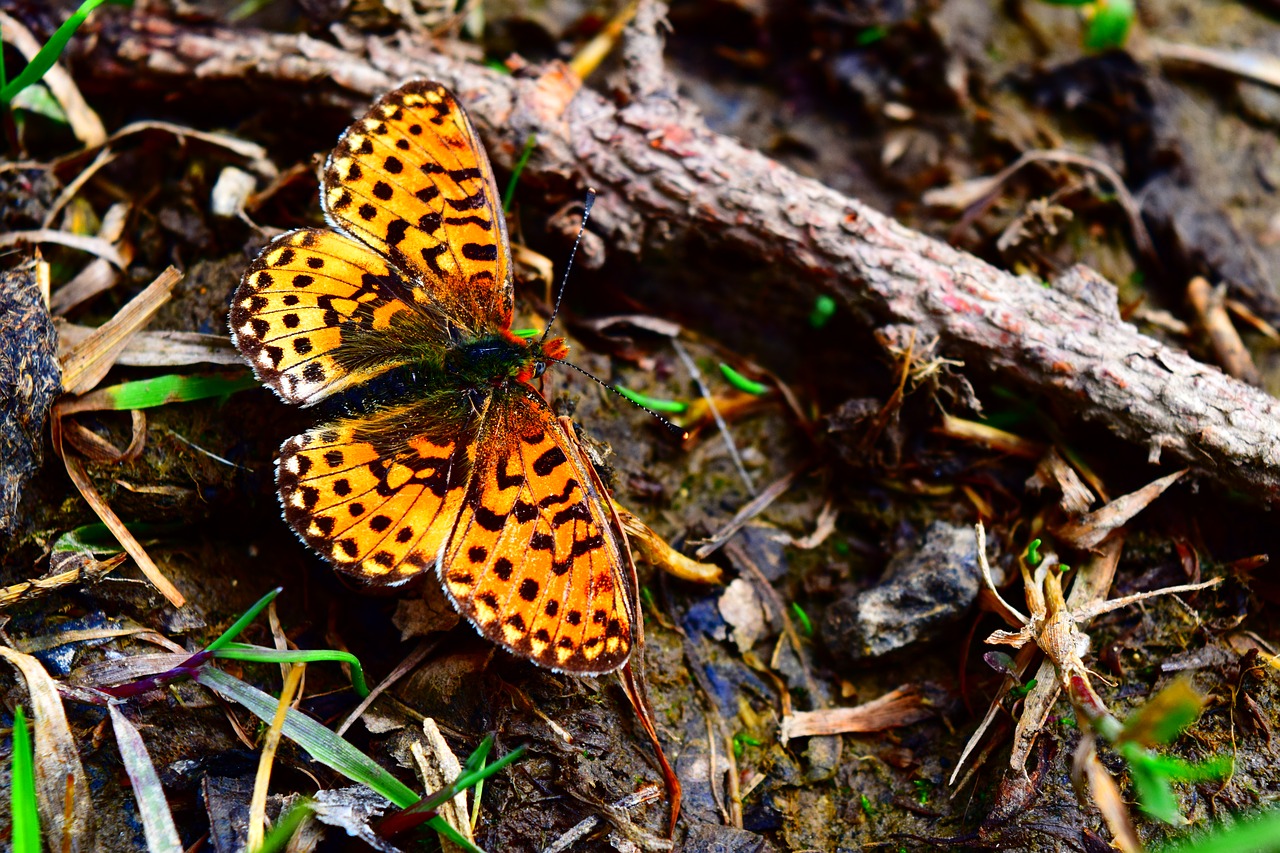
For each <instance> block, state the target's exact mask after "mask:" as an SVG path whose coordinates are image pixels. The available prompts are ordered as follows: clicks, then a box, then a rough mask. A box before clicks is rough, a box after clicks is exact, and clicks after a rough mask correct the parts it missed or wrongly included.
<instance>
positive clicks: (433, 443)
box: [276, 404, 475, 586]
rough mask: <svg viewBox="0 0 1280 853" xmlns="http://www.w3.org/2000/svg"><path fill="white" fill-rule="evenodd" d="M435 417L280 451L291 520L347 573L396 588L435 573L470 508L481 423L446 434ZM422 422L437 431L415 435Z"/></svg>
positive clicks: (389, 420)
mask: <svg viewBox="0 0 1280 853" xmlns="http://www.w3.org/2000/svg"><path fill="white" fill-rule="evenodd" d="M430 415H431V412H430V411H429V410H428V409H426V408H425V407H423V406H422V405H419V404H414V405H408V406H403V407H399V408H393V409H387V410H385V411H383V412H380V413H379V414H378V415H377V416H376V419H374V418H360V419H347V420H342V421H338V422H336V423H332V424H326V425H322V426H319V427H316V428H315V429H312V430H309V431H308V432H305V433H303V434H302V435H298V436H295V437H293V438H291V439H289V440H288V441H287V442H285V444H284V446H283V447H282V448H281V449H280V461H279V463H278V466H277V469H276V480H277V484H278V485H279V489H280V500H281V503H282V504H283V505H284V514H285V519H286V520H287V521H288V522H289V523H290V524H291V525H293V528H294V530H296V531H297V532H298V534H299V535H300V536H301V537H302V538H303V539H304V540H305V541H306V542H307V544H309V545H311V547H312V548H314V549H315V550H316V551H318V552H319V553H320V554H322V555H323V556H325V557H326V558H328V559H329V561H330V562H332V563H333V564H334V566H335V567H337V568H338V569H340V570H341V571H343V572H344V573H345V574H349V575H352V576H354V577H356V578H358V579H360V580H362V581H364V582H366V583H370V584H375V585H381V586H391V585H397V584H401V583H404V582H405V581H408V580H410V579H412V578H413V577H415V576H416V575H418V574H421V573H422V572H423V571H426V570H427V569H429V568H430V567H431V566H433V565H435V562H436V558H437V556H438V555H439V553H440V549H441V548H442V547H443V545H444V544H445V542H446V541H447V539H448V537H449V534H450V532H451V531H452V530H453V526H454V522H455V520H456V519H457V517H458V513H459V511H460V510H461V508H462V502H463V496H464V493H465V487H466V483H467V480H468V475H469V473H470V470H471V454H472V453H473V452H474V448H475V423H474V421H460V422H458V423H457V424H456V426H455V427H454V428H453V429H440V428H439V424H438V423H434V422H432V421H430V420H428V419H429V418H430ZM424 423H429V424H431V425H432V426H433V427H435V428H433V429H430V430H429V431H428V430H423V429H414V428H413V426H412V425H413V424H419V425H421V424H424ZM396 425H400V426H399V428H397V426H396ZM406 425H407V426H406Z"/></svg>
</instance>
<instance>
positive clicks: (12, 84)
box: [0, 0, 125, 104]
mask: <svg viewBox="0 0 1280 853" xmlns="http://www.w3.org/2000/svg"><path fill="white" fill-rule="evenodd" d="M104 2H106V0H84V2H83V3H81V4H80V8H79V9H77V10H76V11H75V14H73V15H72V16H71V17H70V18H67V20H66V23H64V24H63V25H62V26H60V27H58V29H57V31H56V32H55V33H54V34H53V36H52V37H51V38H50V39H49V41H48V42H47V43H46V44H45V46H44V47H42V48H40V51H39V53H37V54H36V55H35V56H33V57H32V58H31V61H30V62H28V63H27V67H26V68H24V69H22V71H21V72H20V73H19V74H18V76H17V77H14V78H13V80H11V81H9V82H8V83H6V84H5V85H4V88H0V101H4V102H5V103H6V104H7V103H9V102H10V101H12V100H13V98H14V96H15V95H17V94H18V93H19V92H21V91H22V90H23V89H25V88H27V87H28V86H30V85H31V84H32V83H35V82H37V81H38V80H40V79H41V78H42V77H44V75H45V74H46V73H47V72H48V71H49V69H50V68H52V67H53V64H54V63H55V62H57V61H58V57H59V56H61V55H62V51H63V50H64V49H65V48H66V46H67V42H69V41H71V37H72V36H73V35H75V34H76V30H78V29H80V25H81V24H83V23H84V22H85V19H86V18H88V17H89V13H90V12H92V11H93V10H94V9H96V8H98V7H99V6H101V5H102V4H103V3H104ZM121 5H125V4H121Z"/></svg>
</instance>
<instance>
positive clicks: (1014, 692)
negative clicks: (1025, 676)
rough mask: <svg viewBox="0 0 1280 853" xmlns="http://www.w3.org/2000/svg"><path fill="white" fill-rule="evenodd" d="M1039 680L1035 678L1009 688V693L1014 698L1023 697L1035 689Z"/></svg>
mask: <svg viewBox="0 0 1280 853" xmlns="http://www.w3.org/2000/svg"><path fill="white" fill-rule="evenodd" d="M1037 683H1038V682H1037V681H1036V680H1035V679H1034V678H1033V679H1031V680H1030V681H1028V682H1027V683H1026V684H1019V685H1015V686H1013V687H1010V688H1009V695H1010V696H1011V697H1013V698H1014V699H1023V698H1025V697H1026V695H1027V694H1028V693H1030V692H1031V691H1032V690H1035V688H1036V684H1037Z"/></svg>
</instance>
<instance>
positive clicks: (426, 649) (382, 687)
mask: <svg viewBox="0 0 1280 853" xmlns="http://www.w3.org/2000/svg"><path fill="white" fill-rule="evenodd" d="M439 644H440V641H439V640H423V641H422V642H420V643H418V647H417V648H416V649H414V650H413V651H411V652H409V654H408V656H407V657H405V659H404V660H402V661H400V663H398V664H396V668H395V669H393V670H392V671H391V674H390V675H388V676H387V677H386V678H384V679H382V680H381V681H379V682H378V683H377V685H376V686H375V687H374V688H373V689H372V690H370V691H369V695H368V696H366V697H364V698H363V699H361V700H360V704H359V705H357V706H356V707H355V708H354V709H353V710H352V711H351V713H350V714H348V715H347V718H346V719H345V720H343V721H342V725H340V726H338V730H337V732H336V734H337V735H338V737H342V736H343V735H345V734H346V733H347V729H349V728H351V724H352V723H354V722H355V721H356V720H358V719H360V715H361V714H363V713H364V712H365V711H367V710H368V709H369V706H370V705H372V704H373V700H374V699H377V698H378V697H379V696H381V695H382V694H383V692H385V691H386V690H387V689H388V688H389V687H391V686H392V685H393V684H395V683H396V682H397V681H399V680H400V679H401V678H404V677H405V676H406V675H408V674H409V673H410V672H413V670H414V669H416V668H417V666H418V664H420V663H422V661H423V660H425V659H426V657H427V655H429V654H431V653H432V652H433V651H435V648H436V646H438V645H439Z"/></svg>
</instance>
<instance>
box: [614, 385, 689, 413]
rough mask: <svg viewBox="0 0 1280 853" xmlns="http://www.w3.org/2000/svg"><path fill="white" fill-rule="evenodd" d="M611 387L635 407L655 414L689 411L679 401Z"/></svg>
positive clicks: (619, 386)
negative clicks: (652, 411)
mask: <svg viewBox="0 0 1280 853" xmlns="http://www.w3.org/2000/svg"><path fill="white" fill-rule="evenodd" d="M613 387H614V388H615V389H616V390H617V392H618V393H619V394H621V395H622V396H624V397H626V398H627V399H628V400H630V401H631V402H633V403H635V404H636V405H637V406H644V407H645V408H647V409H653V410H654V411H655V412H662V413H663V414H664V415H680V414H683V413H684V412H686V411H688V410H689V404H688V403H682V402H680V401H679V400H661V399H658V398H657V397H650V396H648V395H646V394H641V393H640V392H639V391H632V390H631V389H630V388H623V387H622V386H621V385H615V386H613Z"/></svg>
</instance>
